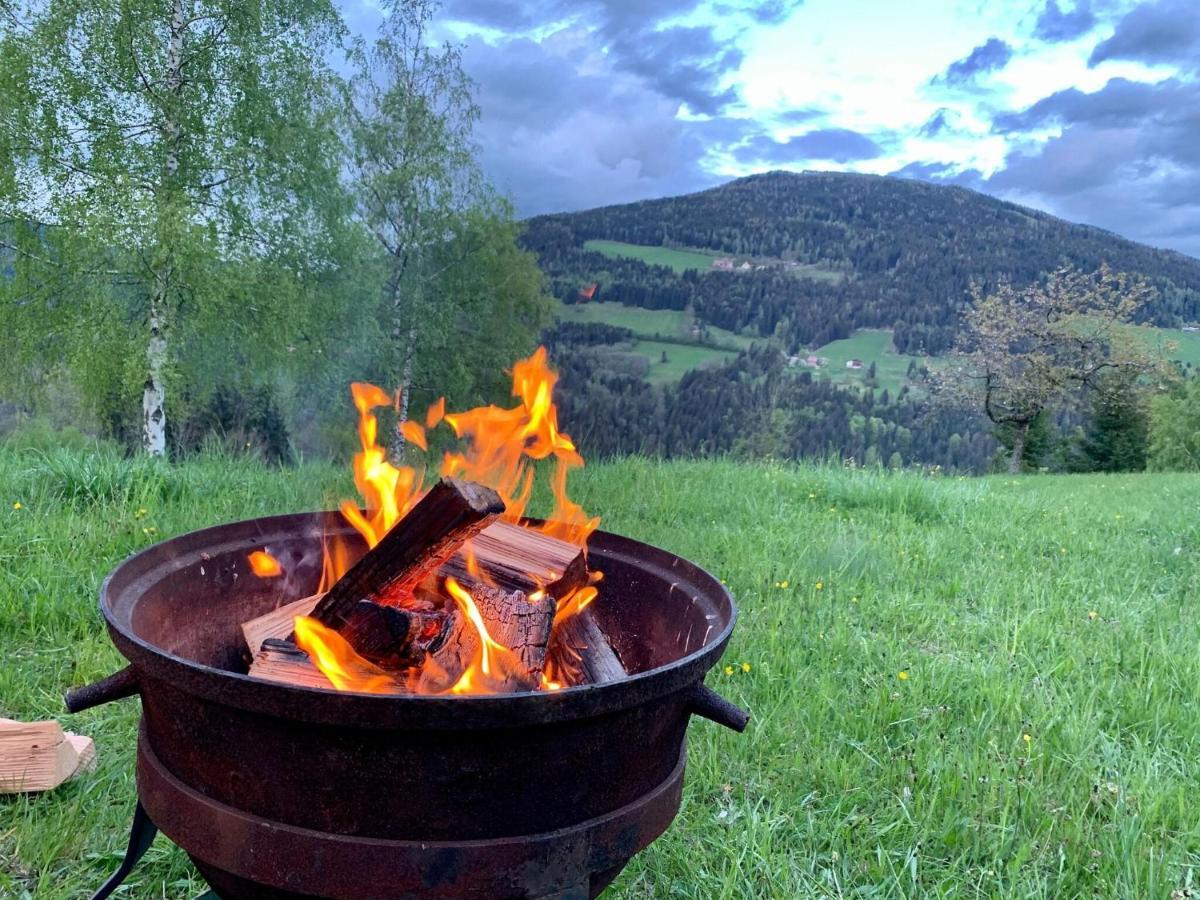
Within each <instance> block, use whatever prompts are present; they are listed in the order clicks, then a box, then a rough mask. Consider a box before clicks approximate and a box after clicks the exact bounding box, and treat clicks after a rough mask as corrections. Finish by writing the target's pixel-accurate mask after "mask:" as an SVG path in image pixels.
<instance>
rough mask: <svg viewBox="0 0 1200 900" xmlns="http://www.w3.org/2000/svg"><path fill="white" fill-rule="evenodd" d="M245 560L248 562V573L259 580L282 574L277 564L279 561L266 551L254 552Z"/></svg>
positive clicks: (280, 567) (281, 568) (281, 567)
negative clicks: (250, 572) (251, 573)
mask: <svg viewBox="0 0 1200 900" xmlns="http://www.w3.org/2000/svg"><path fill="white" fill-rule="evenodd" d="M247 559H249V561H250V571H252V572H253V573H254V574H255V575H257V576H258V577H259V578H274V577H275V576H276V575H282V574H283V566H281V565H280V564H279V560H277V559H276V558H275V557H273V556H272V555H271V554H270V553H268V552H267V551H266V550H255V551H254V552H253V553H251V554H250V556H249V557H247Z"/></svg>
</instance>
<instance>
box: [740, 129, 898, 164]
mask: <svg viewBox="0 0 1200 900" xmlns="http://www.w3.org/2000/svg"><path fill="white" fill-rule="evenodd" d="M882 153H883V151H882V150H881V149H880V148H879V145H878V144H876V143H875V142H874V141H873V140H871V139H870V138H869V137H867V136H866V135H865V134H860V133H859V132H857V131H850V130H848V129H845V128H823V129H819V130H817V131H810V132H808V133H807V134H801V135H798V136H796V137H793V138H790V139H789V140H786V141H776V140H775V139H773V138H771V137H768V136H767V135H758V136H756V137H754V138H752V139H751V140H750V141H748V142H747V143H746V144H744V145H743V146H741V147H738V148H737V149H736V150H735V151H734V156H735V157H736V158H737V159H738V160H739V161H741V162H744V163H751V164H753V163H768V164H782V163H796V162H804V161H806V160H831V161H833V162H839V163H846V162H853V161H855V160H860V159H875V158H876V157H878V156H881V155H882Z"/></svg>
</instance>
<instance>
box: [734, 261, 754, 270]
mask: <svg viewBox="0 0 1200 900" xmlns="http://www.w3.org/2000/svg"><path fill="white" fill-rule="evenodd" d="M752 268H754V267H753V266H751V265H750V263H748V262H744V263H742V264H741V265H740V266H738V269H740V270H741V271H743V272H749V271H750V270H751V269H752Z"/></svg>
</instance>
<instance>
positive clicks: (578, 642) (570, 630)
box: [548, 609, 629, 686]
mask: <svg viewBox="0 0 1200 900" xmlns="http://www.w3.org/2000/svg"><path fill="white" fill-rule="evenodd" d="M548 660H549V661H548V666H549V668H550V670H551V671H552V672H553V673H554V677H555V678H556V679H557V680H558V681H559V683H560V684H562V685H563V686H571V685H577V684H605V683H606V682H609V681H617V680H619V679H621V678H624V677H626V676H627V675H628V674H629V671H628V670H627V669H626V668H625V666H624V664H623V663H622V662H621V658H620V657H619V656H617V653H616V651H615V650H613V647H612V644H610V643H609V642H608V638H607V637H606V636H605V634H604V631H603V629H601V627H600V625H599V623H598V622H597V621H596V618H595V616H593V615H592V613H591V610H588V609H584V610H582V611H580V612H577V613H575V615H573V616H569V617H568V618H566V619H564V620H563V621H561V622H559V623H558V626H557V627H556V628H555V629H554V634H553V636H552V638H551V640H550V647H549V651H548Z"/></svg>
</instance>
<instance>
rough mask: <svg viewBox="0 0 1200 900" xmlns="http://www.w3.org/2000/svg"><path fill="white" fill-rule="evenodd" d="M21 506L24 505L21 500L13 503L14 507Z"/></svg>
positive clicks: (19, 507) (18, 507)
mask: <svg viewBox="0 0 1200 900" xmlns="http://www.w3.org/2000/svg"><path fill="white" fill-rule="evenodd" d="M21 508H22V506H21V501H20V500H17V501H16V502H14V503H13V509H21Z"/></svg>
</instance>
